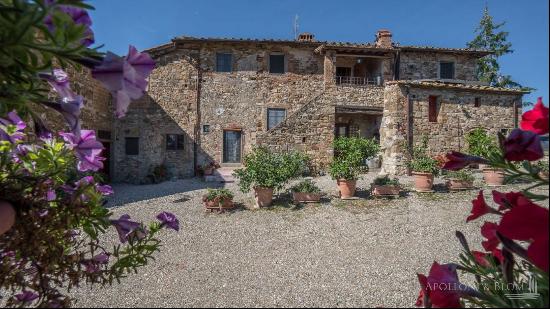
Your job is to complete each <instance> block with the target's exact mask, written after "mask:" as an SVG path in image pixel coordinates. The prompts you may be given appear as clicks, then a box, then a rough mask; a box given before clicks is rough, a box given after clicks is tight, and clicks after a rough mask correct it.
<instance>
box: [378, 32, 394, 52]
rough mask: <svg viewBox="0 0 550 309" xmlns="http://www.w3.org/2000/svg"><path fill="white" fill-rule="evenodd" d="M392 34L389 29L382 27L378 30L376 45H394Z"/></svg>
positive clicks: (389, 46)
mask: <svg viewBox="0 0 550 309" xmlns="http://www.w3.org/2000/svg"><path fill="white" fill-rule="evenodd" d="M391 37H392V34H391V31H390V30H388V29H380V30H378V31H377V32H376V42H375V43H374V45H375V46H376V47H382V48H391V47H392V39H391Z"/></svg>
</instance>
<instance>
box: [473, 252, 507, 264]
mask: <svg viewBox="0 0 550 309" xmlns="http://www.w3.org/2000/svg"><path fill="white" fill-rule="evenodd" d="M472 255H473V256H474V259H475V260H476V263H478V264H479V265H481V266H483V267H490V266H491V262H490V260H489V259H490V258H495V259H497V260H498V261H499V262H500V263H501V264H502V262H503V260H504V257H503V256H502V251H501V250H499V249H494V250H493V251H492V252H491V253H485V252H480V251H472Z"/></svg>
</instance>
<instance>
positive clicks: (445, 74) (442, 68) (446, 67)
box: [439, 62, 455, 79]
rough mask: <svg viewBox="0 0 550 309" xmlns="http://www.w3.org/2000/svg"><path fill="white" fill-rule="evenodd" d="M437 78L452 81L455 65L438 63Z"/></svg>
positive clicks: (452, 63)
mask: <svg viewBox="0 0 550 309" xmlns="http://www.w3.org/2000/svg"><path fill="white" fill-rule="evenodd" d="M439 78H441V79H454V78H455V63H454V62H440V63H439Z"/></svg>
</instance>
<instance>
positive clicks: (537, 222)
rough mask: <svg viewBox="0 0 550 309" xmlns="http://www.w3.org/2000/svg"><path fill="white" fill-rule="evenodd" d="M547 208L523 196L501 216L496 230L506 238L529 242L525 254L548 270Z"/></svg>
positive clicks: (541, 267) (549, 219) (540, 266)
mask: <svg viewBox="0 0 550 309" xmlns="http://www.w3.org/2000/svg"><path fill="white" fill-rule="evenodd" d="M549 221H550V218H549V215H548V209H547V208H544V207H541V206H539V205H537V204H535V203H533V202H531V201H530V200H529V199H527V198H526V197H524V196H521V197H518V199H517V204H516V205H514V207H513V208H512V209H511V210H510V211H508V212H507V213H505V214H504V215H503V216H502V220H501V221H500V224H499V225H498V228H497V232H499V233H500V234H502V235H503V236H504V237H506V238H510V239H513V240H520V241H527V242H530V245H529V247H528V248H527V256H528V257H529V259H530V260H531V261H532V262H533V264H535V265H536V266H537V267H539V268H540V269H542V270H544V271H546V272H548V259H549V255H548V235H549Z"/></svg>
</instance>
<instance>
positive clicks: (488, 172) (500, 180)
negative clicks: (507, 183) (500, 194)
mask: <svg viewBox="0 0 550 309" xmlns="http://www.w3.org/2000/svg"><path fill="white" fill-rule="evenodd" d="M483 179H485V183H486V184H487V185H488V186H491V187H497V186H502V185H503V184H504V171H503V170H501V169H498V168H485V169H483Z"/></svg>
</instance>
